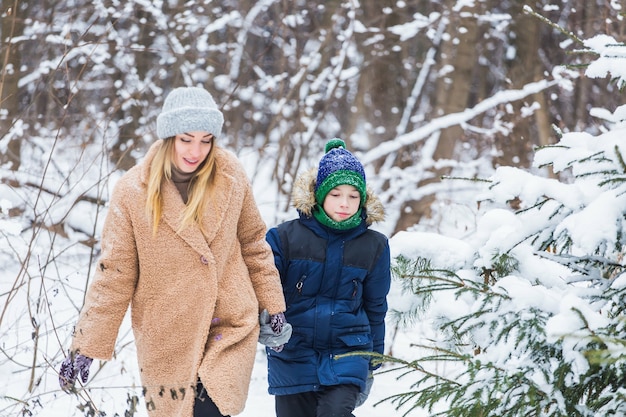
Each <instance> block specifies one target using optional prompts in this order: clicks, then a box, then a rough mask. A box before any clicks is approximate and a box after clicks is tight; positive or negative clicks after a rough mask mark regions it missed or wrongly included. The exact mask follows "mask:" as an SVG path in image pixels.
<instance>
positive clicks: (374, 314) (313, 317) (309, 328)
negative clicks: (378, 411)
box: [267, 139, 391, 417]
mask: <svg viewBox="0 0 626 417" xmlns="http://www.w3.org/2000/svg"><path fill="white" fill-rule="evenodd" d="M325 150H326V154H325V155H324V157H323V158H322V159H321V161H320V163H319V168H318V169H317V172H316V171H315V170H312V171H309V172H307V173H305V174H304V175H302V176H300V177H299V178H298V179H297V180H296V183H295V184H294V190H293V193H292V194H293V201H294V205H295V207H296V208H297V210H298V212H299V218H298V219H295V220H291V221H288V222H286V223H283V224H281V225H279V226H278V227H276V228H272V229H271V230H270V231H269V232H268V234H267V240H268V242H269V243H270V245H271V246H272V250H273V252H274V260H275V262H276V267H277V268H278V271H279V272H280V277H281V281H282V284H283V291H284V294H285V299H286V300H287V311H286V312H285V316H286V318H287V320H288V321H289V323H290V324H291V325H292V326H293V334H292V337H291V339H290V340H289V342H288V343H287V344H285V346H284V348H283V349H282V351H280V352H276V351H274V350H271V349H268V350H267V352H268V380H269V392H270V394H273V395H275V396H276V398H275V403H276V415H277V417H348V416H352V411H353V410H354V408H355V407H356V406H358V405H359V404H360V403H362V402H363V401H364V400H365V398H367V395H368V393H369V389H370V388H371V383H372V381H373V379H372V374H371V372H372V370H373V369H375V366H373V365H372V364H371V362H370V357H368V356H366V355H349V356H341V357H339V355H342V354H346V353H350V352H365V351H369V352H377V353H380V354H382V353H383V351H384V338H385V315H386V313H387V301H386V297H387V293H388V292H389V286H390V283H391V275H390V269H389V266H390V254H389V244H388V241H387V238H386V237H385V236H383V235H382V234H380V233H378V232H376V231H373V230H370V229H369V226H370V225H371V224H372V223H373V222H375V221H382V220H383V218H384V210H383V207H382V204H381V202H380V200H379V199H378V198H377V197H376V196H375V195H374V194H373V193H372V192H371V191H369V190H367V188H366V184H365V172H364V170H363V166H362V165H361V163H360V162H359V161H358V159H357V158H355V157H354V156H353V155H352V154H351V153H350V152H348V151H347V150H346V149H345V143H344V142H343V141H342V140H340V139H334V140H331V141H330V142H328V143H327V144H326V149H325Z"/></svg>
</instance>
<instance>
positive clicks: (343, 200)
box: [322, 184, 361, 222]
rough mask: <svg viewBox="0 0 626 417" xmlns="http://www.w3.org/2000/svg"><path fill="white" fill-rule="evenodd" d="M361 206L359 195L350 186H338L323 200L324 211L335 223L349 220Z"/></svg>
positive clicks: (357, 191)
mask: <svg viewBox="0 0 626 417" xmlns="http://www.w3.org/2000/svg"><path fill="white" fill-rule="evenodd" d="M360 204H361V194H359V190H357V189H356V188H355V187H353V186H352V185H347V184H343V185H338V186H336V187H335V188H333V189H332V190H330V192H329V193H328V194H326V198H324V204H323V205H322V207H323V208H324V211H325V212H326V214H327V215H328V217H330V218H331V219H333V220H334V221H336V222H342V221H344V220H347V219H349V218H350V217H352V216H353V215H354V213H356V212H357V210H358V209H359V205H360Z"/></svg>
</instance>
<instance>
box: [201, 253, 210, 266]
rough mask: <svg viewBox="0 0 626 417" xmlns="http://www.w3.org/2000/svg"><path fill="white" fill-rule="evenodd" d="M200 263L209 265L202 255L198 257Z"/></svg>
mask: <svg viewBox="0 0 626 417" xmlns="http://www.w3.org/2000/svg"><path fill="white" fill-rule="evenodd" d="M200 262H202V263H203V264H204V265H208V264H209V261H208V260H207V258H205V257H204V255H202V256H200Z"/></svg>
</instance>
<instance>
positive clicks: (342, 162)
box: [315, 138, 367, 207]
mask: <svg viewBox="0 0 626 417" xmlns="http://www.w3.org/2000/svg"><path fill="white" fill-rule="evenodd" d="M324 153H325V155H324V156H323V157H322V159H321V160H320V165H319V168H318V170H317V181H316V183H315V200H316V201H317V203H318V204H319V205H320V206H321V205H323V204H324V199H325V198H326V195H327V194H328V193H329V192H330V190H332V189H333V188H335V187H337V186H338V185H343V184H348V185H352V186H353V187H354V188H356V189H357V190H358V191H359V194H360V195H361V204H360V207H362V206H363V204H365V198H366V196H367V190H366V187H365V171H364V170H363V165H361V163H360V162H359V160H358V159H356V157H355V156H354V155H352V154H351V153H350V152H349V151H348V150H347V149H346V143H345V142H344V141H343V140H341V139H338V138H335V139H331V140H330V141H328V143H327V144H326V147H325V148H324Z"/></svg>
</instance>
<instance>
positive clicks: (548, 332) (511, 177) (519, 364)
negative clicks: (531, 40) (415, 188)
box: [378, 45, 626, 417]
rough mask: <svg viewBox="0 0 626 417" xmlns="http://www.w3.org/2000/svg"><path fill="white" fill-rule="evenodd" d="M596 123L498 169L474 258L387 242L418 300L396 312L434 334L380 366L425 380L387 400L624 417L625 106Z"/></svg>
mask: <svg viewBox="0 0 626 417" xmlns="http://www.w3.org/2000/svg"><path fill="white" fill-rule="evenodd" d="M622 48H623V45H622ZM602 59H604V58H602ZM596 69H597V68H596ZM613 75H615V74H613ZM592 114H593V115H595V116H597V117H598V116H599V117H603V118H604V119H605V120H604V121H603V122H604V123H605V126H604V128H603V129H602V132H603V133H601V134H599V135H597V136H593V135H591V134H589V133H582V132H571V133H564V134H563V133H562V132H557V133H558V134H559V140H558V142H557V143H556V144H554V145H549V146H544V147H541V148H539V149H537V150H536V152H535V155H534V162H533V164H534V166H533V170H532V172H529V171H528V170H522V169H518V168H513V167H500V168H498V169H497V170H496V171H495V174H494V175H493V177H492V178H490V179H489V181H487V182H486V184H488V185H487V186H486V187H485V189H484V192H483V194H482V195H481V196H480V202H481V204H480V206H481V211H480V213H481V216H480V220H479V221H478V224H477V228H476V232H475V233H474V234H473V235H472V237H471V238H468V239H464V241H463V242H462V244H463V245H465V246H467V250H466V251H461V252H459V250H458V248H459V247H460V245H461V242H455V239H453V238H447V239H446V240H444V243H442V244H440V245H436V248H433V240H432V239H431V238H430V236H425V235H424V234H422V233H417V232H415V233H410V232H404V233H401V234H399V235H397V236H396V237H394V238H393V239H392V241H391V244H392V246H393V245H394V243H395V246H396V248H399V249H397V252H398V256H397V257H396V258H395V266H394V275H395V277H396V279H397V282H399V283H400V284H401V285H402V287H403V290H404V292H405V293H409V294H412V296H414V297H417V298H416V299H414V301H413V304H412V307H411V308H409V309H406V310H405V311H402V312H400V315H399V317H400V318H402V319H403V320H405V321H409V320H410V319H413V321H416V320H419V321H421V322H422V323H425V322H427V323H429V324H430V325H431V326H432V328H433V333H432V334H433V335H435V336H434V337H433V339H432V340H424V341H423V343H420V344H419V345H416V350H417V351H418V358H417V359H415V360H406V359H398V358H393V357H387V358H378V360H388V361H391V362H393V363H395V364H399V365H400V369H402V370H403V371H405V372H403V374H402V375H401V377H403V378H404V377H409V375H410V376H411V377H414V378H416V381H415V384H414V385H413V388H414V389H412V390H411V391H408V392H404V393H399V394H397V395H394V396H392V397H389V398H387V400H389V401H394V402H395V403H396V404H397V406H398V408H403V409H405V410H407V411H406V412H405V415H408V414H411V412H412V411H414V410H417V409H426V410H428V412H429V414H430V415H432V416H448V417H455V416H459V417H467V416H499V417H507V416H511V417H513V416H515V417H517V416H555V417H556V416H563V417H564V416H610V415H624V414H626V403H625V402H624V399H625V393H626V340H625V339H626V326H625V320H624V306H625V301H624V300H625V297H626V274H625V273H624V259H623V258H624V239H625V238H624V236H625V233H626V230H625V213H626V162H625V158H626V155H625V154H626V142H625V141H624V136H625V135H626V106H622V107H618V108H617V109H616V110H615V111H614V112H609V111H606V110H600V109H594V110H592ZM550 170H551V172H552V174H554V175H548V174H550ZM556 175H558V177H559V178H558V179H556V178H553V177H555V176H556ZM409 235H410V236H409ZM409 241H411V242H414V243H413V244H406V242H409ZM401 242H405V243H404V245H403V244H402V243H401ZM422 242H423V243H422ZM420 249H423V250H424V253H426V254H427V255H424V256H416V255H415V254H416V253H420ZM415 300H417V301H415ZM395 370H396V371H397V367H396V368H395Z"/></svg>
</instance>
